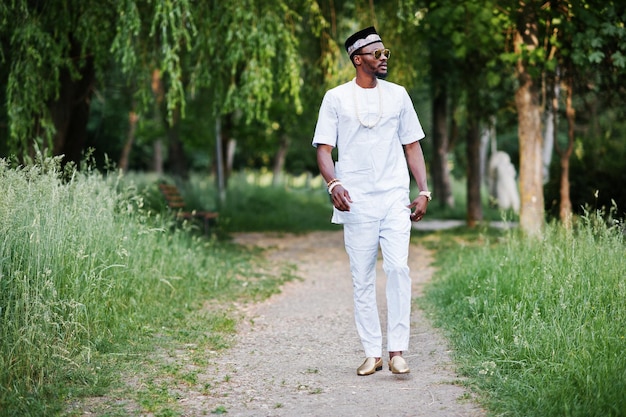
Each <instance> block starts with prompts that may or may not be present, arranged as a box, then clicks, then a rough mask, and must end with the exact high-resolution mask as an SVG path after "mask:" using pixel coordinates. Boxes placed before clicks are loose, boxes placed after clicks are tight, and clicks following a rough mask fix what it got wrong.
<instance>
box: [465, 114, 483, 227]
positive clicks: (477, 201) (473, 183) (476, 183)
mask: <svg viewBox="0 0 626 417" xmlns="http://www.w3.org/2000/svg"><path fill="white" fill-rule="evenodd" d="M469 118H470V122H469V127H468V132H467V148H466V155H467V226H468V227H475V226H476V225H477V224H478V222H480V221H481V220H482V219H483V208H482V201H481V198H480V189H481V179H480V127H479V125H478V118H477V117H474V116H472V115H471V114H470V116H469Z"/></svg>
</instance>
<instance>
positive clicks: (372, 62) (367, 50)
mask: <svg viewBox="0 0 626 417" xmlns="http://www.w3.org/2000/svg"><path fill="white" fill-rule="evenodd" d="M377 49H385V45H383V43H382V42H376V43H373V44H371V45H367V46H364V47H363V49H362V50H361V51H360V52H359V55H355V59H360V63H361V69H362V70H363V71H365V72H366V73H368V74H373V75H375V76H376V77H377V78H386V77H387V57H386V56H385V54H381V55H380V57H379V58H378V59H376V57H375V56H374V51H376V50H377Z"/></svg>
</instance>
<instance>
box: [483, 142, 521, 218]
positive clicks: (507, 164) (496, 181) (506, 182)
mask: <svg viewBox="0 0 626 417" xmlns="http://www.w3.org/2000/svg"><path fill="white" fill-rule="evenodd" d="M516 176H517V172H516V171H515V167H514V166H513V164H512V163H511V158H510V157H509V155H508V154H507V153H506V152H503V151H497V152H494V153H493V154H492V155H491V158H489V195H490V196H491V197H492V198H494V199H495V200H497V201H498V208H500V210H509V209H513V210H514V211H515V213H519V206H520V200H519V191H518V189H517V181H516Z"/></svg>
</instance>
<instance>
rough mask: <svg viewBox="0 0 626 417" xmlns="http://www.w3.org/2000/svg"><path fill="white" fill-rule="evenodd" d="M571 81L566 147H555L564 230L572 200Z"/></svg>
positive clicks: (569, 219)
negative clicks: (570, 163) (559, 172)
mask: <svg viewBox="0 0 626 417" xmlns="http://www.w3.org/2000/svg"><path fill="white" fill-rule="evenodd" d="M572 97H573V80H571V79H568V82H567V97H566V100H565V115H566V117H567V147H566V148H565V149H564V150H561V148H560V147H559V146H558V145H557V147H556V149H557V152H558V154H559V156H560V163H561V183H560V196H561V202H560V204H559V217H560V219H561V222H562V223H563V225H564V226H565V227H566V228H568V229H569V228H571V227H572V200H571V198H570V184H569V160H570V157H571V156H572V151H573V149H574V124H575V123H576V110H575V109H574V106H573V104H572Z"/></svg>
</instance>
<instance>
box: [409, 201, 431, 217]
mask: <svg viewBox="0 0 626 417" xmlns="http://www.w3.org/2000/svg"><path fill="white" fill-rule="evenodd" d="M408 207H409V208H410V209H411V210H413V209H415V210H413V213H411V220H412V221H414V222H419V221H420V220H422V219H423V218H424V215H425V214H426V209H427V207H428V198H426V196H423V195H419V196H417V197H415V199H414V200H413V202H412V203H411V204H409V206H408Z"/></svg>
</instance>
